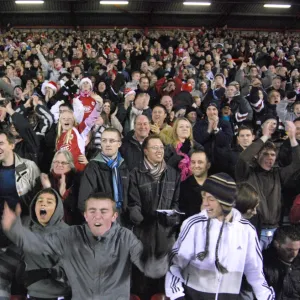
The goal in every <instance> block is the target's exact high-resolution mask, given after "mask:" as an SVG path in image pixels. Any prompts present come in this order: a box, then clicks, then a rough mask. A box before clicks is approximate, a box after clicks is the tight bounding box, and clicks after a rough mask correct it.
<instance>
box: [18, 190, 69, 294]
mask: <svg viewBox="0 0 300 300" xmlns="http://www.w3.org/2000/svg"><path fill="white" fill-rule="evenodd" d="M51 190H52V191H53V192H54V193H55V195H56V209H55V211H54V213H53V215H52V217H51V219H50V221H49V223H48V224H47V225H46V226H42V225H41V224H40V223H39V222H38V220H37V217H36V214H35V204H36V201H37V198H38V196H39V195H40V194H41V193H42V192H43V190H42V191H41V192H39V193H38V194H37V195H36V196H35V198H34V199H33V201H32V202H31V204H30V212H29V213H30V217H29V218H28V219H27V220H24V221H23V222H24V226H26V227H27V228H29V229H30V230H31V231H32V232H34V233H38V234H39V235H41V236H45V235H47V234H51V233H55V232H59V231H61V230H63V229H65V228H68V225H67V224H66V223H65V222H64V221H63V216H64V209H63V203H62V200H61V197H60V196H59V194H58V193H57V192H56V191H55V190H54V189H51ZM37 247H38V246H37ZM24 250H25V249H24ZM24 261H25V264H26V271H30V270H38V269H53V268H55V269H59V267H60V265H59V257H58V256H57V255H55V254H54V253H53V254H51V255H49V254H47V253H40V254H33V253H29V252H27V251H26V250H25V252H24ZM27 289H28V294H29V295H30V296H33V297H37V298H56V297H60V296H65V295H68V294H69V292H70V288H69V287H68V286H67V285H66V283H65V282H64V281H63V280H62V281H58V280H55V279H42V280H39V281H37V282H35V283H33V284H31V285H30V286H28V287H27Z"/></svg>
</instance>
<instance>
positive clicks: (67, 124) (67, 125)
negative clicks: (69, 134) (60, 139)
mask: <svg viewBox="0 0 300 300" xmlns="http://www.w3.org/2000/svg"><path fill="white" fill-rule="evenodd" d="M59 122H60V124H61V127H62V131H63V132H65V131H68V130H69V129H71V128H73V126H74V123H75V122H74V115H73V113H72V112H69V111H65V112H63V113H62V114H61V115H60V118H59Z"/></svg>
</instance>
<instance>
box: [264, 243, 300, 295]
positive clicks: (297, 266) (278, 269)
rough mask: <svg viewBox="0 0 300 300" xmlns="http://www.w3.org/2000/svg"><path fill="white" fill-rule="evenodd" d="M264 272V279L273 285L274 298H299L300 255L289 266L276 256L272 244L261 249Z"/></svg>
mask: <svg viewBox="0 0 300 300" xmlns="http://www.w3.org/2000/svg"><path fill="white" fill-rule="evenodd" d="M263 259H264V273H265V276H266V280H267V282H268V284H269V285H270V286H272V287H273V289H274V291H275V294H276V300H299V299H300V281H299V278H300V256H299V255H298V256H297V257H296V258H295V259H294V261H293V262H292V264H291V265H290V266H289V265H287V264H284V263H283V262H282V261H281V260H280V259H279V257H278V253H277V251H276V249H275V247H274V245H273V244H271V246H270V247H269V248H268V249H266V250H264V251H263Z"/></svg>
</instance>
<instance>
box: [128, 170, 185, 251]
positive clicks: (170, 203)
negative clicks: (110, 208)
mask: <svg viewBox="0 0 300 300" xmlns="http://www.w3.org/2000/svg"><path fill="white" fill-rule="evenodd" d="M179 189H180V175H179V173H178V172H176V170H175V169H173V168H172V167H170V166H167V167H166V169H165V171H164V172H163V174H162V175H161V178H160V180H159V181H155V180H154V179H153V177H152V176H151V175H150V173H149V171H148V170H146V168H145V167H144V165H143V164H141V166H140V168H135V169H133V170H132V171H131V173H130V182H129V190H128V192H129V194H128V209H129V215H130V220H131V222H133V223H134V224H135V227H134V233H135V234H136V236H137V237H138V238H139V239H140V240H141V241H142V243H143V245H144V247H145V249H147V255H149V256H153V255H155V256H160V255H163V254H165V253H167V252H168V251H169V250H170V249H171V247H172V246H173V243H174V242H175V235H174V233H175V232H173V226H175V225H176V224H177V223H178V221H179V218H177V215H175V216H174V217H167V216H166V215H164V214H161V213H157V212H156V210H157V209H176V210H178V201H179Z"/></svg>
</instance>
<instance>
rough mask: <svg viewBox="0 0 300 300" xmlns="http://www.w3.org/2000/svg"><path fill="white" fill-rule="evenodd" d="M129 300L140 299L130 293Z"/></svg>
mask: <svg viewBox="0 0 300 300" xmlns="http://www.w3.org/2000/svg"><path fill="white" fill-rule="evenodd" d="M130 300H140V298H139V297H138V296H136V295H130Z"/></svg>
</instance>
